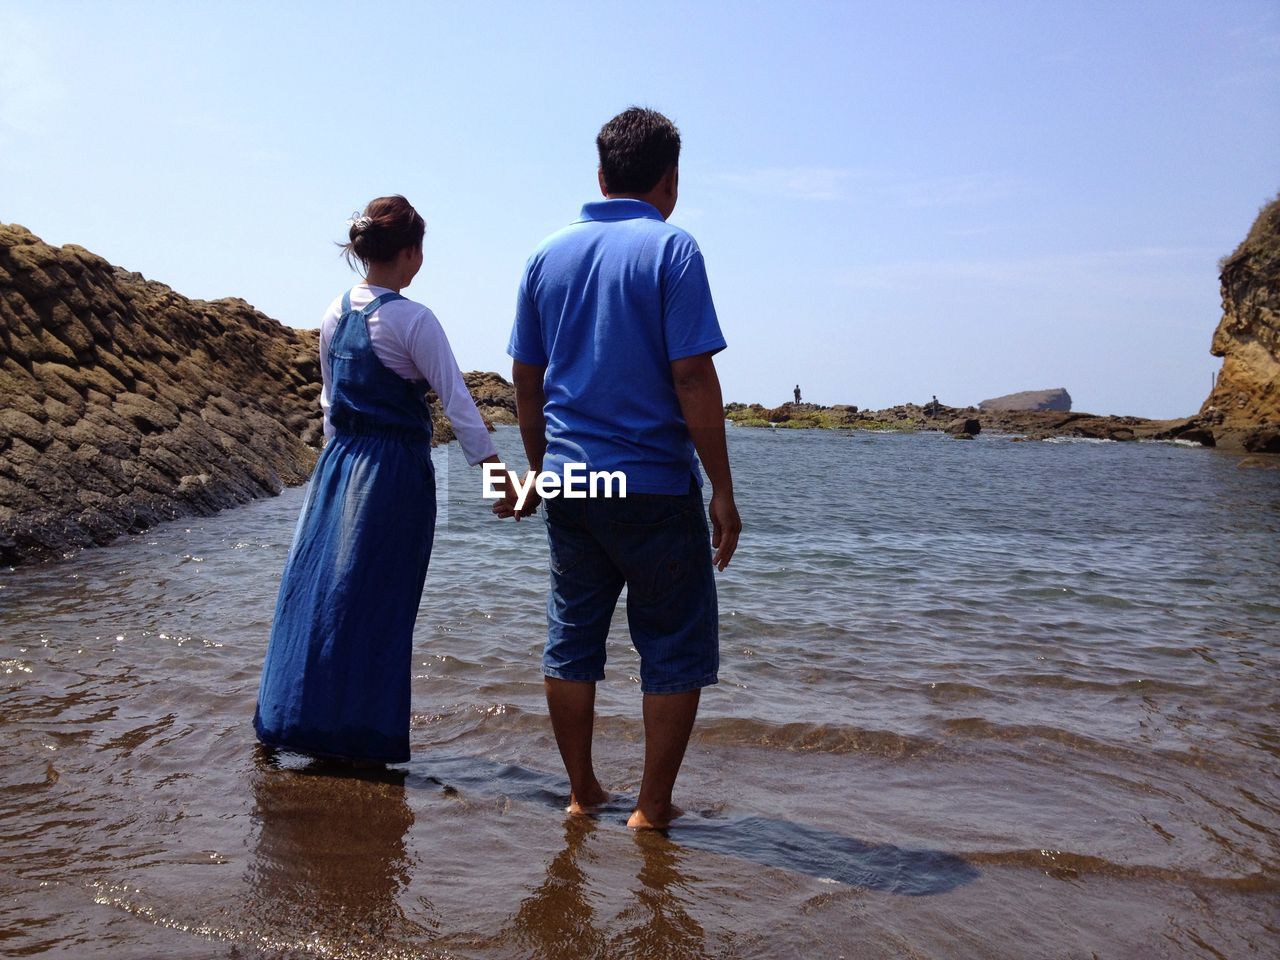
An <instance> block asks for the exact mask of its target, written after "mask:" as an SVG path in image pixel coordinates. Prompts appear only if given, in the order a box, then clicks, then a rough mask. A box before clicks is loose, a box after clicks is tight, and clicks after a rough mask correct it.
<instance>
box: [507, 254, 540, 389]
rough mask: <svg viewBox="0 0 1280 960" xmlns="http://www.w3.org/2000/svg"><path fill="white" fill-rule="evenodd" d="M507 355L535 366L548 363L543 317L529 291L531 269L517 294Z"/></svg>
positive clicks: (526, 272)
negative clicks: (543, 335) (543, 340)
mask: <svg viewBox="0 0 1280 960" xmlns="http://www.w3.org/2000/svg"><path fill="white" fill-rule="evenodd" d="M507 356H509V357H511V359H513V360H517V361H519V362H520V363H527V364H529V365H531V366H535V367H545V366H546V365H547V351H546V348H545V347H544V346H543V343H542V318H541V317H540V316H539V315H538V308H537V306H536V305H535V304H534V302H533V297H532V296H531V295H530V293H529V271H528V270H527V269H526V270H525V274H524V277H523V278H522V279H521V281H520V290H519V292H518V293H517V294H516V320H515V323H514V324H512V326H511V339H510V340H509V341H508V342H507Z"/></svg>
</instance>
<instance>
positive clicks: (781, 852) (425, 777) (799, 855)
mask: <svg viewBox="0 0 1280 960" xmlns="http://www.w3.org/2000/svg"><path fill="white" fill-rule="evenodd" d="M405 785H406V786H407V787H411V788H431V789H440V788H442V787H443V788H445V789H450V788H451V789H455V790H459V791H471V792H474V793H477V794H481V795H485V794H489V795H494V794H501V795H503V796H506V797H510V798H512V799H516V800H525V801H529V802H532V803H538V804H541V805H543V806H548V807H552V808H553V809H555V810H557V811H561V810H563V809H564V807H565V805H566V804H567V803H568V800H569V797H568V792H567V791H566V790H565V789H564V788H565V784H564V782H563V781H561V780H560V779H558V778H557V777H555V776H553V775H551V774H548V773H543V772H541V771H537V770H530V769H529V768H527V767H520V766H516V765H515V764H503V763H494V762H493V761H490V760H485V759H483V758H481V757H433V758H431V759H424V760H414V761H412V762H411V764H410V766H409V770H408V771H407V773H406V775H405ZM633 803H634V798H630V797H620V798H618V799H616V800H615V801H614V802H613V803H611V804H609V805H608V806H606V807H604V808H602V809H601V810H600V812H599V814H598V815H597V817H598V819H599V822H601V823H604V822H609V821H610V820H611V819H613V818H614V817H617V818H618V819H620V820H625V818H626V816H627V814H629V813H630V811H631V808H632V805H633ZM570 836H571V835H570ZM663 836H664V838H665V840H666V841H668V842H669V844H670V845H674V846H678V847H685V848H689V849H693V850H703V851H706V852H708V853H717V854H722V855H725V856H730V857H738V858H740V859H742V860H749V861H751V862H753V863H758V864H760V865H762V866H766V867H781V868H782V869H784V870H791V871H793V872H795V873H800V874H804V875H806V876H810V877H817V878H818V879H821V880H834V881H837V882H839V883H845V884H848V885H850V886H855V887H862V888H865V889H867V890H875V891H879V892H881V893H896V894H900V895H903V896H926V895H929V894H937V893H947V892H949V891H951V890H954V889H956V888H957V887H960V886H963V885H964V884H966V883H969V882H970V881H972V880H974V879H975V878H976V877H977V876H978V870H977V868H976V867H974V866H973V865H972V864H970V863H968V862H967V861H966V860H964V859H962V858H961V857H958V856H956V855H955V854H951V853H944V852H942V851H939V850H912V849H907V848H904V847H897V846H894V845H892V844H875V843H868V842H866V841H863V840H858V839H856V838H854V837H848V836H845V835H844V834H840V833H833V832H831V831H829V830H823V829H820V828H818V827H811V826H807V825H805V824H802V823H793V822H792V821H790V820H777V819H772V818H769V817H725V816H714V815H712V816H701V815H698V814H689V815H687V816H685V817H682V818H681V819H680V820H677V821H676V822H675V823H674V824H672V826H671V828H670V829H669V830H666V831H663ZM655 842H656V838H655ZM676 855H677V854H676V853H675V852H674V851H673V852H672V856H673V857H675V856H676Z"/></svg>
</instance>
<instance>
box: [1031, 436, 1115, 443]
mask: <svg viewBox="0 0 1280 960" xmlns="http://www.w3.org/2000/svg"><path fill="white" fill-rule="evenodd" d="M1043 442H1044V443H1094V444H1097V443H1119V441H1118V440H1108V439H1106V438H1105V437H1045V438H1044V440H1043Z"/></svg>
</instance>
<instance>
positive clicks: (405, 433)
mask: <svg viewBox="0 0 1280 960" xmlns="http://www.w3.org/2000/svg"><path fill="white" fill-rule="evenodd" d="M403 299H405V298H403V297H401V296H400V295H399V294H398V293H386V294H383V295H382V296H380V297H378V298H377V299H375V300H374V301H373V302H372V303H370V304H369V305H368V306H367V307H365V308H364V309H363V310H352V309H351V294H350V292H348V293H347V294H346V295H345V296H344V297H343V298H342V316H341V318H340V319H339V320H338V324H337V327H336V328H335V330H334V334H333V337H332V338H331V340H330V343H329V364H330V371H331V381H332V382H331V383H330V398H331V400H332V404H331V406H330V411H329V417H330V422H331V423H332V425H333V428H334V436H333V438H332V439H331V440H330V441H329V443H328V445H327V446H326V447H325V449H324V451H323V452H322V453H321V454H320V459H319V462H318V463H317V464H316V469H315V473H314V474H313V475H312V478H311V483H310V486H309V488H308V490H307V495H306V500H305V502H304V504H303V507H302V516H301V517H300V518H299V520H298V526H297V530H296V531H295V533H294V539H293V547H292V549H291V550H290V552H289V558H288V560H287V562H286V563H285V568H284V578H283V581H282V582H281V584H280V596H279V600H278V601H277V603H276V612H275V621H274V623H273V624H272V627H271V640H270V643H269V644H268V646H267V655H266V662H265V663H264V664H263V667H262V683H261V686H260V687H259V690H258V709H257V713H256V715H255V717H254V728H255V729H256V730H257V733H258V739H260V740H261V741H262V742H263V743H265V744H268V745H270V746H274V747H280V748H283V749H287V750H296V751H299V752H302V753H308V754H312V755H315V756H324V757H337V758H344V759H352V760H371V761H385V762H389V763H396V762H402V761H405V760H408V759H409V681H410V661H411V654H412V643H413V626H414V620H415V619H416V617H417V614H418V603H419V602H420V600H421V598H422V585H423V581H424V580H425V579H426V575H427V563H428V561H429V560H430V559H431V542H432V538H433V537H434V535H435V521H436V500H435V473H434V471H433V469H432V466H431V414H430V411H429V409H428V407H427V404H426V402H425V397H426V392H427V389H428V385H427V384H426V383H425V382H413V381H409V380H406V379H404V378H403V377H401V376H399V375H398V374H396V373H393V372H392V371H391V370H389V369H388V368H387V367H386V366H384V365H383V363H382V361H381V360H379V359H378V357H377V355H376V354H375V353H374V352H373V345H372V343H371V342H370V339H369V326H368V318H369V317H370V316H372V315H373V313H374V311H376V310H377V309H378V308H379V307H380V306H381V305H382V304H384V303H387V302H389V301H392V300H403Z"/></svg>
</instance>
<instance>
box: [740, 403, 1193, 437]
mask: <svg viewBox="0 0 1280 960" xmlns="http://www.w3.org/2000/svg"><path fill="white" fill-rule="evenodd" d="M725 417H726V418H727V419H728V420H729V421H730V422H732V423H734V424H735V425H736V426H742V427H781V428H784V429H814V428H818V429H822V428H825V429H847V430H896V431H905V432H913V431H917V430H932V431H939V432H945V433H950V434H952V435H953V436H957V437H972V436H974V435H976V434H978V433H981V432H986V433H1000V434H1008V435H1010V436H1011V437H1012V438H1016V439H1027V440H1048V439H1051V438H1054V437H1080V438H1086V439H1092V440H1118V441H1125V440H1187V441H1192V442H1195V443H1204V444H1209V445H1212V443H1213V435H1212V432H1211V431H1210V430H1208V429H1207V428H1206V427H1205V426H1204V424H1202V423H1201V422H1200V421H1199V420H1198V418H1195V417H1187V418H1184V419H1180V420H1147V419H1143V418H1142V417H1104V416H1098V415H1096V414H1092V413H1072V412H1070V411H1056V410H980V409H979V408H977V407H949V406H947V405H945V404H941V403H936V404H935V403H926V404H923V405H921V404H915V403H904V404H900V405H899V406H896V407H889V408H886V409H884V410H859V409H858V408H857V407H852V406H846V405H836V406H833V407H823V406H818V405H815V404H809V403H802V404H796V403H784V404H783V405H782V406H780V407H772V408H766V407H763V406H761V405H760V404H758V403H753V404H742V403H730V404H728V405H727V406H726V407H725Z"/></svg>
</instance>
